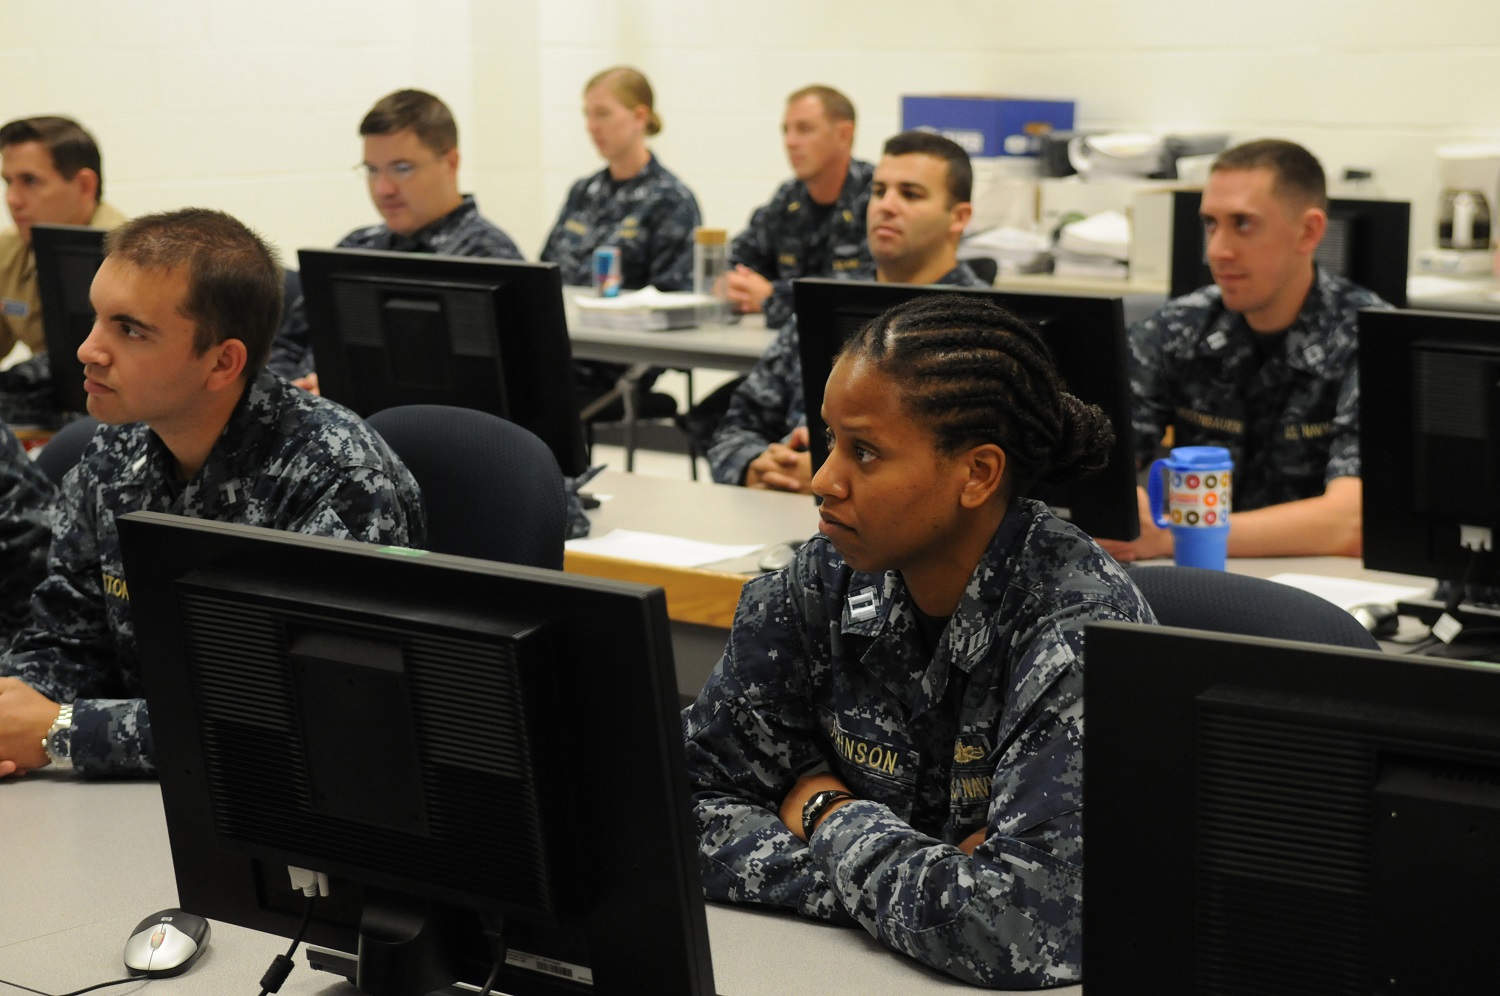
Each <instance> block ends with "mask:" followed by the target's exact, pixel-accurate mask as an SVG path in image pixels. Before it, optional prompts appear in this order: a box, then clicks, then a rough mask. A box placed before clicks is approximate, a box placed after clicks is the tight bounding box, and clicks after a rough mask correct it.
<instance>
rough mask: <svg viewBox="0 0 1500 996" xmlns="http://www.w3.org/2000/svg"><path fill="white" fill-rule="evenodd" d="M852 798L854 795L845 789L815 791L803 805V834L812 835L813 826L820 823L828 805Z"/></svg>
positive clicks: (805, 835)
mask: <svg viewBox="0 0 1500 996" xmlns="http://www.w3.org/2000/svg"><path fill="white" fill-rule="evenodd" d="M852 798H854V796H853V795H852V794H850V793H848V792H845V791H844V790H843V789H824V790H823V791H821V792H814V793H813V794H812V797H811V798H809V799H808V800H807V802H806V803H804V804H803V806H802V835H803V836H804V837H811V836H812V832H813V828H814V827H816V826H817V825H818V821H819V820H821V819H822V818H823V814H824V813H826V812H828V807H830V806H832V805H833V804H834V803H836V802H842V801H843V800H845V799H852Z"/></svg>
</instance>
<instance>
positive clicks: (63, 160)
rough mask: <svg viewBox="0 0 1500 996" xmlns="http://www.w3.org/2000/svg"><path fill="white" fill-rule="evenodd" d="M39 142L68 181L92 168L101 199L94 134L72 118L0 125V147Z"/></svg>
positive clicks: (101, 169)
mask: <svg viewBox="0 0 1500 996" xmlns="http://www.w3.org/2000/svg"><path fill="white" fill-rule="evenodd" d="M25 142H40V143H41V144H42V145H44V146H45V147H46V149H47V151H48V152H50V153H51V154H52V165H53V167H54V168H55V169H56V170H57V172H58V173H59V174H61V175H62V178H63V179H64V180H71V179H73V177H75V176H77V175H78V171H79V170H81V169H85V168H86V169H91V170H93V171H94V175H95V176H97V177H98V178H99V186H98V189H97V191H96V192H95V199H96V200H101V201H102V200H103V199H104V164H103V163H102V162H101V161H100V156H99V145H98V143H97V142H95V141H94V136H93V135H90V134H89V133H88V132H87V131H84V129H83V126H82V125H80V124H79V123H78V122H77V121H74V120H73V119H72V118H60V117H50V116H43V117H36V118H17V119H16V120H14V121H10V122H7V123H6V124H4V125H0V149H3V148H5V147H6V146H7V145H21V144H23V143H25Z"/></svg>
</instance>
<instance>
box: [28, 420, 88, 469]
mask: <svg viewBox="0 0 1500 996" xmlns="http://www.w3.org/2000/svg"><path fill="white" fill-rule="evenodd" d="M98 428H99V420H98V419H96V418H91V417H89V416H88V415H85V416H83V417H82V418H80V419H78V420H76V421H73V422H69V423H68V424H67V425H65V426H63V427H62V428H61V429H58V430H57V432H55V433H53V435H52V438H51V439H49V440H47V445H45V446H43V447H42V448H41V450H40V451H38V452H37V455H36V465H37V466H38V467H40V468H42V473H44V474H46V475H47V476H48V477H49V478H51V480H52V483H53V484H61V483H62V479H63V477H64V476H65V475H66V474H67V473H68V471H70V470H72V469H73V466H74V465H75V464H77V463H78V460H79V458H80V457H82V456H83V450H84V447H86V446H88V444H89V440H90V439H93V438H94V430H95V429H98Z"/></svg>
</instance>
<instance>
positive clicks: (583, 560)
mask: <svg viewBox="0 0 1500 996" xmlns="http://www.w3.org/2000/svg"><path fill="white" fill-rule="evenodd" d="M563 570H565V571H570V572H572V573H574V574H587V575H590V576H592V577H597V578H612V579H613V580H616V581H634V582H636V583H637V584H649V585H657V586H659V587H661V588H664V589H665V590H666V592H667V616H668V617H669V618H670V619H672V620H674V621H676V622H687V623H697V624H699V625H701V626H716V627H718V628H719V629H728V628H729V625H730V623H732V622H734V610H735V606H737V605H738V604H739V601H740V589H741V588H743V587H744V586H745V582H746V581H748V580H749V578H748V577H746V576H745V575H743V574H731V573H729V572H728V571H714V570H705V569H704V568H701V567H667V566H664V565H662V564H649V563H646V562H644V561H639V560H621V559H620V558H618V557H603V556H600V555H599V554H597V553H577V552H575V551H573V550H568V551H567V552H565V553H564V554H563Z"/></svg>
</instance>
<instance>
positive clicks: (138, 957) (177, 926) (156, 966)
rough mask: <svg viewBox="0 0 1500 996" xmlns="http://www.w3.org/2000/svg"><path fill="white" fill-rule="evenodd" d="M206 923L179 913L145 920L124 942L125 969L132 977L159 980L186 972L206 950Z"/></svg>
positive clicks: (176, 911) (160, 914) (168, 913)
mask: <svg viewBox="0 0 1500 996" xmlns="http://www.w3.org/2000/svg"><path fill="white" fill-rule="evenodd" d="M208 935H209V926H208V921H207V920H205V919H204V918H203V917H201V916H198V915H197V914H194V913H184V912H183V911H182V910H177V909H172V910H162V911H161V912H160V913H153V914H152V915H151V916H148V917H146V919H144V920H142V921H141V922H140V923H139V924H137V925H136V928H135V929H134V930H132V931H131V932H130V939H129V940H127V941H126V942H125V967H126V968H128V969H130V972H131V974H133V975H144V976H146V978H148V979H162V978H166V977H168V976H172V975H181V974H182V973H183V972H186V971H187V970H188V969H189V968H190V967H191V966H192V964H193V962H195V961H197V960H198V956H199V955H201V954H203V949H204V948H205V947H207V946H208Z"/></svg>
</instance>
